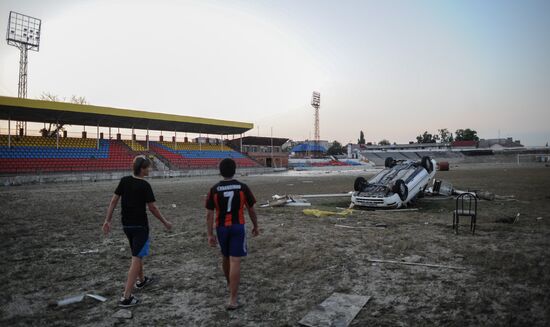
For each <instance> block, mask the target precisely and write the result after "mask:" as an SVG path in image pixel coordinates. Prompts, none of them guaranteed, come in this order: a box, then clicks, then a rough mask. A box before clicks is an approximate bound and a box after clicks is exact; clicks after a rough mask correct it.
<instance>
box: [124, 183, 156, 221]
mask: <svg viewBox="0 0 550 327" xmlns="http://www.w3.org/2000/svg"><path fill="white" fill-rule="evenodd" d="M115 194H117V195H120V196H121V197H122V225H124V226H148V223H147V212H146V211H145V210H146V208H145V205H146V204H147V203H150V202H155V195H154V194H153V189H152V188H151V185H149V183H148V182H147V181H145V180H143V179H140V178H135V177H133V176H126V177H123V178H122V179H121V180H120V183H118V187H117V188H116V190H115Z"/></svg>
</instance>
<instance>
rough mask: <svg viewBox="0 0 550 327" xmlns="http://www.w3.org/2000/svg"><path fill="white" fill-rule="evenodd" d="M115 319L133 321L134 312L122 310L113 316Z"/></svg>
mask: <svg viewBox="0 0 550 327" xmlns="http://www.w3.org/2000/svg"><path fill="white" fill-rule="evenodd" d="M113 318H118V319H132V311H130V310H128V309H120V310H118V311H117V312H115V313H114V314H113Z"/></svg>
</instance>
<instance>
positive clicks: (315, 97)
mask: <svg viewBox="0 0 550 327" xmlns="http://www.w3.org/2000/svg"><path fill="white" fill-rule="evenodd" d="M311 106H312V107H313V108H315V109H317V108H319V107H320V106H321V93H319V92H317V91H313V94H312V96H311Z"/></svg>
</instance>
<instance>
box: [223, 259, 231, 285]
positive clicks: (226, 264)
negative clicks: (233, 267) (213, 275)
mask: <svg viewBox="0 0 550 327" xmlns="http://www.w3.org/2000/svg"><path fill="white" fill-rule="evenodd" d="M229 267H230V265H229V257H225V256H223V255H222V269H223V274H224V275H225V279H226V280H227V285H228V286H229Z"/></svg>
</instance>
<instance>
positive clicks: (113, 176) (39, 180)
mask: <svg viewBox="0 0 550 327" xmlns="http://www.w3.org/2000/svg"><path fill="white" fill-rule="evenodd" d="M277 171H281V169H280V168H264V167H262V168H241V169H237V173H236V176H242V175H252V174H253V175H258V174H260V175H261V174H267V173H273V172H277ZM130 174H131V172H130V171H114V172H93V173H90V172H86V173H67V174H62V173H51V174H39V175H11V176H0V186H11V185H27V184H49V183H84V182H98V181H109V180H119V179H121V178H122V177H124V176H128V175H130ZM216 175H219V170H218V169H190V170H163V171H152V172H151V174H150V175H149V178H155V179H156V178H184V177H193V176H216Z"/></svg>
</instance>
